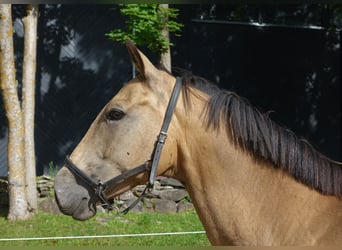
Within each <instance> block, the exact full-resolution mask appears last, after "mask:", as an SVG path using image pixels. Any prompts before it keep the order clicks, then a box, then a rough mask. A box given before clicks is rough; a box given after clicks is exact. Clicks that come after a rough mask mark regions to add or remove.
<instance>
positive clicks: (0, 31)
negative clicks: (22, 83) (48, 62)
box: [0, 4, 30, 221]
mask: <svg viewBox="0 0 342 250" xmlns="http://www.w3.org/2000/svg"><path fill="white" fill-rule="evenodd" d="M0 86H1V90H2V96H3V101H4V106H5V112H6V116H7V120H8V130H9V133H8V169H9V174H8V183H9V213H8V219H9V220H11V221H14V220H20V219H26V218H28V217H29V215H30V213H29V212H28V205H27V200H26V188H25V164H24V139H23V138H24V123H23V116H22V112H21V107H20V102H19V98H18V91H17V87H18V86H17V83H16V79H15V65H14V53H13V28H12V14H11V5H10V4H0Z"/></svg>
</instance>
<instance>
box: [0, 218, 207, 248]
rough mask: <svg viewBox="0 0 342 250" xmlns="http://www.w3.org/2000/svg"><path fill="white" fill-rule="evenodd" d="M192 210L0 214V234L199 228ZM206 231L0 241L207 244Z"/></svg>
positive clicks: (1, 244) (24, 243)
mask: <svg viewBox="0 0 342 250" xmlns="http://www.w3.org/2000/svg"><path fill="white" fill-rule="evenodd" d="M202 230H203V226H202V224H201V223H200V221H199V219H198V216H197V214H196V213H195V211H188V212H184V213H177V214H174V213H173V214H172V213H134V212H131V213H129V214H127V215H117V214H116V213H114V212H110V213H100V214H98V215H96V217H95V218H92V219H90V220H87V221H75V220H73V219H72V218H71V217H69V216H65V215H54V214H48V213H39V214H36V215H34V216H33V217H32V218H31V219H29V220H26V221H19V222H16V223H10V222H8V221H7V220H6V218H5V217H0V235H1V236H0V238H3V239H4V238H17V237H18V238H24V237H27V238H33V237H55V236H81V235H114V234H120V235H121V234H138V233H162V232H181V231H202ZM208 245H209V241H208V239H207V236H206V235H205V234H193V235H191V234H190V235H172V236H171V235H167V236H146V237H118V238H92V239H60V240H31V241H0V247H1V248H4V247H5V246H25V247H26V246H41V247H46V246H208Z"/></svg>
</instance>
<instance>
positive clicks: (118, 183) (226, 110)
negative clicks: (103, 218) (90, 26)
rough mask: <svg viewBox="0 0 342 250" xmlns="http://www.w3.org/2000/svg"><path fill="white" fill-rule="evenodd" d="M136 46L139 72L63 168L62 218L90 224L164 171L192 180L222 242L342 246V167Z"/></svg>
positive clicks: (214, 237)
mask: <svg viewBox="0 0 342 250" xmlns="http://www.w3.org/2000/svg"><path fill="white" fill-rule="evenodd" d="M126 45H127V48H128V51H129V54H130V56H131V59H132V61H133V63H134V64H135V66H136V68H137V71H138V72H139V75H138V76H137V77H136V78H135V79H132V80H131V81H129V82H128V83H127V84H126V85H124V86H123V87H122V89H121V90H120V91H119V92H118V93H117V94H116V95H115V96H114V97H113V99H112V100H111V101H109V102H108V103H107V105H106V106H105V107H104V108H103V109H102V111H101V112H100V113H99V114H98V116H97V117H96V119H95V121H94V122H93V123H92V125H91V126H90V128H89V130H88V131H87V133H86V134H85V136H84V137H83V139H82V140H81V142H80V143H79V144H78V146H77V147H76V148H75V149H74V151H73V152H72V154H71V155H70V156H69V157H67V159H66V161H65V164H64V166H63V167H62V168H61V169H60V171H59V172H58V174H57V176H56V178H55V194H56V200H57V203H58V206H59V208H60V210H61V212H63V213H64V214H66V215H70V216H72V217H73V218H74V219H77V220H87V219H89V218H91V217H92V216H94V215H95V214H96V204H98V203H99V202H100V203H102V204H104V205H106V206H107V207H108V208H111V206H112V204H111V203H110V202H109V199H111V198H113V197H116V196H118V195H120V194H121V193H123V192H125V191H127V190H130V189H131V188H133V187H134V186H136V185H138V184H143V183H147V186H146V187H147V189H146V190H145V192H144V193H143V194H145V193H146V192H148V191H149V190H150V189H152V188H153V184H154V180H155V176H156V175H163V176H169V177H173V178H176V179H178V180H180V181H181V182H182V183H184V185H185V187H186V189H187V191H188V192H189V195H190V197H191V200H192V201H193V204H194V207H195V209H196V211H197V213H198V215H199V218H200V220H201V222H202V224H203V226H204V228H205V230H206V233H207V236H208V239H209V240H210V242H211V243H212V244H213V245H341V244H342V202H341V196H342V185H341V184H342V167H341V165H342V164H341V163H339V162H335V161H333V160H330V159H328V158H327V157H326V156H324V155H322V154H320V153H319V152H317V151H316V150H315V149H313V147H312V146H311V145H310V144H309V143H307V142H306V141H304V140H300V139H298V138H297V137H296V136H295V135H294V134H293V133H292V132H291V131H289V130H287V129H285V128H283V127H281V126H279V125H277V124H276V123H275V122H274V121H272V120H271V119H270V118H269V117H268V116H267V115H265V114H262V113H261V112H259V111H258V110H257V109H256V108H254V107H253V106H251V105H250V104H249V103H248V101H247V100H245V99H243V98H241V97H239V96H238V95H237V94H235V93H232V92H229V91H227V90H221V89H219V88H218V87H217V86H215V85H213V84H210V83H209V82H208V81H206V80H205V79H203V78H200V77H197V76H194V75H191V74H185V75H184V76H182V77H181V78H178V77H177V78H176V77H174V76H172V75H171V74H169V73H167V72H166V71H164V70H160V69H157V68H156V67H155V66H153V64H152V63H151V62H150V61H149V59H148V58H147V57H146V56H145V55H144V54H143V53H142V52H141V51H140V50H138V49H137V48H136V47H135V45H134V44H133V43H132V42H130V41H127V42H126ZM156 138H157V139H156ZM112 177H113V178H112ZM142 196H143V195H142ZM139 199H141V197H140V198H139ZM139 199H138V200H139ZM138 200H137V201H138Z"/></svg>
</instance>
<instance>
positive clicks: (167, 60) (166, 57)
mask: <svg viewBox="0 0 342 250" xmlns="http://www.w3.org/2000/svg"><path fill="white" fill-rule="evenodd" d="M159 7H160V8H164V9H168V8H169V5H168V4H159ZM162 35H163V36H164V37H165V39H167V40H168V41H170V35H169V29H168V28H167V27H166V26H164V28H163V30H162ZM160 64H161V65H163V67H164V68H165V69H166V70H168V71H169V72H171V50H170V46H169V47H168V49H167V51H166V52H165V53H162V54H161V55H160Z"/></svg>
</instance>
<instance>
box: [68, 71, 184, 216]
mask: <svg viewBox="0 0 342 250" xmlns="http://www.w3.org/2000/svg"><path fill="white" fill-rule="evenodd" d="M181 87H182V79H181V78H180V77H177V78H176V83H175V86H174V88H173V90H172V94H171V98H170V100H169V103H168V106H167V109H166V112H165V116H164V121H163V125H162V127H161V130H160V133H159V135H158V136H157V140H156V142H155V145H154V149H153V153H152V156H151V159H152V160H151V159H150V160H147V161H146V162H145V163H143V164H141V165H139V166H137V167H135V168H133V169H130V170H128V171H126V172H124V173H122V174H120V175H118V176H115V177H114V178H112V179H110V180H108V181H106V182H101V181H97V182H96V181H94V180H92V179H91V178H90V177H89V176H88V175H87V174H85V173H84V172H83V171H82V170H81V169H80V168H78V167H77V166H76V165H75V164H74V163H73V162H72V161H71V160H70V158H69V156H67V157H66V159H65V167H67V168H68V169H69V170H70V172H72V173H73V175H74V176H77V177H78V178H79V179H81V180H82V182H83V183H84V184H85V185H87V186H88V187H89V188H90V189H91V190H93V192H94V195H96V196H97V198H98V200H100V201H101V202H102V205H104V206H106V208H107V209H108V210H113V208H114V206H113V205H112V204H111V203H110V202H109V200H108V198H107V196H106V193H105V191H106V190H107V188H109V187H111V186H113V185H115V184H117V183H119V182H121V181H123V180H125V179H127V178H129V177H131V176H134V175H137V174H140V173H142V172H145V171H149V180H148V183H147V185H146V188H145V190H144V191H143V192H142V194H141V195H140V196H139V197H138V199H137V200H135V201H134V202H133V203H132V204H131V205H130V206H128V207H127V208H126V209H124V210H123V211H120V213H123V214H126V213H127V212H128V211H129V210H131V209H132V208H133V207H134V206H135V205H136V204H138V202H139V201H140V200H142V199H143V198H144V196H145V195H146V192H147V191H151V190H152V189H153V188H154V182H155V179H156V174H157V168H158V164H159V159H160V155H161V153H162V150H163V146H164V144H165V140H166V137H167V131H168V129H169V125H170V122H171V118H172V115H173V113H174V109H175V107H176V104H177V100H178V96H179V94H180V90H181Z"/></svg>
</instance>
